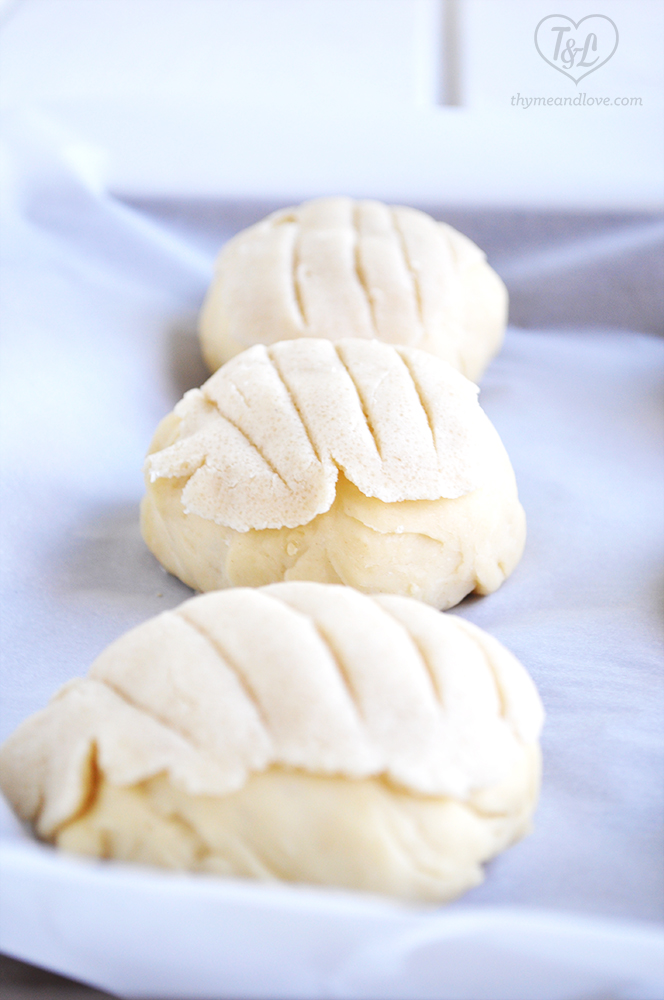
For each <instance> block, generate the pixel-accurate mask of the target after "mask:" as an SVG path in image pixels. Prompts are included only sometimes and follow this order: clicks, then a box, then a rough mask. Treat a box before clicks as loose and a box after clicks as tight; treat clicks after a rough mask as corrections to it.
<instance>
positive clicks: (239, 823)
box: [0, 583, 543, 900]
mask: <svg viewBox="0 0 664 1000" xmlns="http://www.w3.org/2000/svg"><path fill="white" fill-rule="evenodd" d="M542 719H543V713H542V707H541V704H540V700H539V698H538V695H537V692H536V690H535V688H534V685H533V683H532V681H531V680H530V678H529V677H528V675H527V673H526V671H525V670H524V669H523V667H522V666H521V665H520V664H519V663H518V661H517V660H515V659H514V657H513V656H512V655H511V654H510V653H509V652H508V651H507V650H506V649H505V648H504V647H503V646H501V645H500V643H498V642H497V641H496V640H495V639H493V638H492V637H490V636H489V635H487V634H486V633H485V632H483V631H482V630H480V629H478V628H477V627H475V626H473V625H471V624H469V623H468V622H466V621H464V620H463V619H460V618H457V617H454V616H452V615H441V614H439V613H437V612H436V611H434V610H433V609H432V608H429V607H427V606H426V605H424V604H421V603H420V602H417V601H413V600H410V599H408V598H403V597H394V596H390V595H377V596H374V597H368V596H365V595H362V594H359V593H358V592H357V591H354V590H352V589H350V588H347V587H339V586H330V585H322V584H315V583H281V584H276V585H272V586H269V587H264V588H260V589H237V590H229V591H223V592H216V593H213V594H206V595H204V596H200V597H196V598H193V599H192V600H189V601H187V602H185V603H184V604H182V605H181V606H180V607H179V608H177V609H176V610H175V611H168V612H166V613H164V614H162V615H159V616H158V617H157V618H153V619H151V620H150V621H148V622H146V623H145V624H143V625H140V626H139V627H137V628H135V629H133V630H132V631H130V632H128V633H127V634H126V635H124V636H123V637H122V638H120V639H118V640H117V641H116V642H114V643H113V644H112V645H111V646H110V647H109V648H108V649H106V650H105V652H103V653H102V654H101V656H100V657H99V658H98V659H97V660H96V661H95V663H94V664H93V665H92V668H91V669H90V672H89V674H88V676H87V678H84V679H79V680H75V681H72V682H70V683H69V684H68V685H66V686H65V687H64V688H63V689H62V690H61V691H60V692H59V693H58V694H57V695H56V696H55V697H54V699H53V700H52V701H51V703H50V705H49V706H48V707H47V708H46V709H44V710H43V711H41V712H38V713H37V714H36V715H34V716H32V717H31V718H29V719H28V720H27V721H26V722H24V723H23V724H22V725H21V726H20V727H19V729H18V730H17V731H16V732H15V733H14V734H13V736H11V737H10V739H9V740H8V741H7V742H6V743H5V745H4V746H3V747H2V749H1V750H0V786H1V787H2V790H3V791H4V793H5V794H6V795H7V797H8V799H9V801H10V802H11V803H12V805H13V806H14V808H15V809H16V811H17V813H18V815H19V816H20V817H21V818H22V819H24V820H28V821H30V822H31V823H32V824H34V827H35V829H36V831H37V833H38V834H39V836H40V837H42V838H44V839H46V840H49V841H52V842H53V843H55V844H56V845H58V846H60V847H62V848H65V849H68V850H71V851H75V852H79V853H84V854H92V855H97V856H100V857H112V858H117V859H121V860H125V861H139V862H144V863H147V864H155V865H161V866H165V867H169V868H180V869H188V870H192V871H202V872H211V873H216V874H223V875H234V876H242V877H256V878H263V879H275V878H276V879H285V880H294V881H307V882H317V883H323V884H329V885H337V886H346V887H349V888H356V889H365V890H370V891H374V892H387V893H394V894H396V895H399V896H403V897H406V898H412V899H422V900H446V899H450V898H452V897H453V896H455V895H457V894H458V893H460V892H462V891H463V890H465V889H467V888H469V887H471V886H473V885H476V884H477V883H478V882H479V881H481V878H482V869H481V865H482V863H483V862H484V861H486V860H487V859H488V858H490V857H492V856H493V855H495V854H496V853H497V852H499V851H501V850H502V849H503V848H505V847H507V846H508V845H509V844H511V843H512V842H513V841H515V840H516V839H518V838H519V837H521V836H522V835H523V834H525V833H526V832H528V830H529V827H530V819H531V815H532V812H533V809H534V807H535V802H536V799H537V794H538V788H539V773H540V758H539V747H538V737H539V733H540V728H541V724H542Z"/></svg>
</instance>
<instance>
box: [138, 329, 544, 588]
mask: <svg viewBox="0 0 664 1000" xmlns="http://www.w3.org/2000/svg"><path fill="white" fill-rule="evenodd" d="M150 452H151V454H150V455H149V457H148V459H147V462H146V489H147V495H146V497H145V498H144V501H143V504H142V513H141V520H142V530H143V537H144V538H145V541H146V542H147V544H148V546H149V547H150V549H151V550H152V551H153V552H154V554H155V555H156V556H157V558H158V559H159V560H160V562H161V563H162V564H163V565H164V566H165V567H166V568H167V569H168V570H169V571H170V572H171V573H173V574H175V575H176V576H178V577H180V579H182V580H183V581H184V582H185V583H187V584H189V586H191V587H194V588H195V589H198V590H216V589H219V588H222V587H229V586H248V585H249V586H260V585H263V584H267V583H273V582H275V583H276V582H278V581H279V580H315V581H318V582H321V583H343V584H347V585H349V586H353V587H356V588H358V589H359V590H363V591H369V592H373V591H384V592H387V593H396V594H405V595H408V596H412V597H417V598H419V599H420V600H423V601H426V602H428V603H430V604H433V605H434V606H435V607H438V608H449V607H451V606H452V605H454V604H456V603H458V601H460V600H461V599H462V598H463V597H465V595H466V594H468V593H470V592H471V591H476V592H477V593H480V594H486V593H490V592H491V591H493V590H495V589H496V588H497V587H499V586H500V584H501V583H502V582H503V580H504V579H505V577H506V576H508V575H509V573H511V571H512V570H513V568H514V567H515V565H516V563H517V562H518V560H519V558H520V557H521V553H522V550H523V545H524V539H525V518H524V514H523V510H522V508H521V506H520V504H519V502H518V498H517V490H516V484H515V480H514V474H513V471H512V467H511V465H510V462H509V459H508V457H507V454H506V452H505V449H504V448H503V445H502V443H501V441H500V439H499V438H498V435H497V434H496V431H495V430H494V428H493V426H492V425H491V423H490V422H489V420H488V419H487V417H486V416H485V414H484V413H483V411H482V410H481V409H480V407H479V405H478V402H477V387H476V386H475V385H473V384H472V383H471V382H469V381H468V380H467V379H465V378H464V377H463V376H462V375H460V374H459V373H458V372H456V371H455V370H454V369H453V368H451V367H450V366H449V365H448V364H446V363H445V362H443V361H440V360H439V359H437V358H433V357H432V356H431V355H429V354H425V353H424V352H423V351H418V350H416V349H408V348H395V347H391V346H389V345H387V344H382V343H380V342H379V341H376V340H372V341H363V340H357V339H346V340H341V341H339V342H337V343H336V344H333V343H331V342H330V341H325V340H313V339H302V340H290V341H283V342H281V343H279V344H274V345H273V346H272V347H269V348H266V347H263V346H257V347H253V348H250V349H249V350H248V351H245V352H244V353H243V354H241V355H239V356H238V357H236V358H233V360H232V361H229V362H228V364H226V365H224V367H223V368H221V369H220V370H219V371H218V372H216V374H215V375H213V376H212V378H210V379H209V380H208V381H207V382H206V383H205V385H203V386H202V388H201V389H194V390H192V391H191V392H189V393H187V394H186V396H185V397H184V398H183V400H182V401H181V402H180V403H179V404H178V405H177V406H176V408H175V410H174V412H173V413H172V414H170V415H169V416H167V417H166V418H165V420H164V421H162V423H161V424H160V426H159V428H158V430H157V433H156V436H155V438H154V440H153V442H152V445H151V449H150Z"/></svg>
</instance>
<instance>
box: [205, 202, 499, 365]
mask: <svg viewBox="0 0 664 1000" xmlns="http://www.w3.org/2000/svg"><path fill="white" fill-rule="evenodd" d="M506 322H507V291H506V289H505V286H504V285H503V283H502V281H501V280H500V278H499V277H498V275H497V274H496V273H495V271H493V270H492V269H491V268H490V267H489V265H488V264H487V263H486V259H485V256H484V254H483V253H482V251H481V250H480V249H479V248H478V247H476V246H475V244H474V243H472V242H471V241H470V240H469V239H468V238H467V237H466V236H462V234H461V233H459V232H457V231H456V230H455V229H453V228H452V227H451V226H448V225H446V224H445V223H441V222H435V221H434V220H433V219H432V218H431V217H430V216H428V215H426V214H425V213H424V212H419V211H417V210H416V209H413V208H390V207H388V206H387V205H383V204H381V203H380V202H377V201H357V202H354V201H352V200H351V199H350V198H321V199H318V200H316V201H309V202H305V203H304V204H303V205H300V206H299V208H287V209H283V210H282V211H279V212H274V213H273V214H272V215H269V216H268V217H267V218H266V219H264V220H263V221H262V222H259V223H258V224H257V225H254V226H251V227H250V228H249V229H245V230H243V232H241V233H239V234H238V235H237V236H235V237H234V238H233V239H232V240H230V241H229V242H228V243H227V244H226V246H225V247H224V248H223V250H222V251H221V253H220V255H219V257H218V260H217V264H216V270H215V276H214V279H213V282H212V285H211V287H210V290H209V292H208V295H207V298H206V300H205V303H204V305H203V309H202V311H201V317H200V336H201V344H202V348H203V354H204V356H205V359H206V361H207V363H208V365H209V367H210V369H211V370H212V371H215V370H216V369H217V368H219V366H220V365H222V364H224V362H226V361H228V359H229V358H232V357H233V356H234V355H235V354H237V353H238V352H240V351H243V350H245V349H246V348H247V347H251V346H252V345H253V344H273V343H275V342H276V341H278V340H290V339H292V338H297V337H325V338H327V339H329V340H339V339H340V338H342V337H362V338H364V339H368V338H374V337H377V338H378V339H379V340H383V341H385V342H387V343H390V344H402V345H405V346H409V347H419V348H421V349H422V350H425V351H430V352H431V353H432V354H435V355H437V356H438V357H439V358H443V359H444V360H445V361H449V362H450V364H452V365H453V366H454V367H455V368H458V369H459V371H461V372H463V374H464V375H466V376H467V377H468V378H470V379H472V380H476V379H478V378H479V377H480V375H481V374H482V372H483V371H484V369H485V368H486V366H487V364H488V363H489V361H490V360H491V358H492V357H493V356H494V355H495V354H496V353H497V352H498V350H499V348H500V345H501V343H502V339H503V334H504V331H505V324H506Z"/></svg>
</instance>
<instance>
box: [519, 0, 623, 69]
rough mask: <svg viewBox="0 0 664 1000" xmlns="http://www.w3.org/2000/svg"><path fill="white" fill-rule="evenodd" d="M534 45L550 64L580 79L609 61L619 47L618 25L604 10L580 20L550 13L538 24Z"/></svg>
mask: <svg viewBox="0 0 664 1000" xmlns="http://www.w3.org/2000/svg"><path fill="white" fill-rule="evenodd" d="M582 26H583V27H582ZM535 48H536V49H537V51H538V52H539V54H540V55H541V57H542V59H543V60H544V61H545V62H548V64H549V66H553V68H554V69H557V70H558V72H559V73H564V74H565V76H568V77H569V78H570V80H574V83H578V82H579V81H580V80H583V78H584V76H588V74H589V73H594V72H595V70H596V69H599V68H600V66H603V65H604V63H607V62H608V61H609V59H610V58H611V56H612V55H613V53H614V52H615V51H616V49H617V48H618V29H617V28H616V26H615V24H614V23H613V21H612V20H611V18H610V17H607V16H606V15H605V14H588V15H587V17H582V18H581V20H580V21H573V20H572V18H571V17H566V16H565V15H564V14H549V15H548V16H547V17H543V18H542V20H541V21H540V23H539V24H538V25H537V27H536V28H535Z"/></svg>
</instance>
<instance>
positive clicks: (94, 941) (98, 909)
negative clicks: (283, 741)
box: [0, 116, 664, 1000]
mask: <svg viewBox="0 0 664 1000" xmlns="http://www.w3.org/2000/svg"><path fill="white" fill-rule="evenodd" d="M6 134H7V135H8V138H9V146H10V151H9V161H8V162H9V163H10V168H11V169H10V171H9V174H8V181H7V184H6V189H5V192H4V225H3V258H4V260H3V304H2V322H3V329H4V334H3V361H2V378H3V382H2V395H1V405H2V449H3V451H2V468H3V471H4V476H3V484H2V527H3V536H4V538H3V545H4V552H5V554H4V558H3V561H2V595H3V643H2V653H3V662H2V677H1V685H2V687H1V692H2V717H1V719H0V736H1V737H2V738H4V737H5V736H6V735H8V734H9V732H11V731H12V730H13V729H14V728H15V726H16V725H17V723H18V722H19V721H20V720H21V719H23V718H25V716H26V715H28V714H29V713H31V712H33V711H35V710H36V709H38V708H40V707H41V706H43V704H44V703H45V702H46V700H47V699H48V697H49V696H50V695H51V694H52V693H53V692H54V691H55V690H56V689H57V688H58V687H59V686H60V685H61V684H62V683H64V682H65V681H67V680H69V679H70V678H71V677H72V676H74V675H81V674H83V673H85V671H86V670H87V668H88V666H89V664H90V662H91V661H92V659H93V658H94V657H95V655H96V654H97V653H98V652H99V651H100V650H101V649H102V648H103V647H104V646H105V645H106V644H107V643H108V642H110V641H111V640H112V639H113V638H115V637H117V636H118V635H119V634H121V633H122V632H124V631H125V630H126V629H128V628H129V627H131V626H133V625H135V624H137V623H139V622H141V621H144V620H145V619H146V618H148V617H150V616H151V615H153V614H156V613H158V612H160V611H162V610H165V609H166V608H169V607H174V606H175V605H177V604H178V603H180V601H182V600H184V599H185V598H186V597H188V596H190V595H191V591H190V590H189V589H188V588H187V587H185V586H184V585H183V584H181V583H180V582H179V581H177V580H175V579H174V578H172V577H170V576H168V575H167V574H166V573H165V572H164V571H163V570H162V569H161V568H160V567H159V565H158V564H157V563H156V561H155V560H154V559H153V557H152V556H151V554H150V553H149V552H148V551H147V549H146V548H145V546H144V545H143V543H142V541H141V539H140V534H139V530H138V517H137V505H138V502H139V500H140V497H141V495H142V477H141V466H142V461H143V455H144V453H145V450H146V447H147V444H148V442H149V440H150V437H151V435H152V433H153V430H154V428H155V426H156V424H157V422H158V420H159V419H160V418H161V417H162V416H163V415H164V414H165V413H166V412H168V411H169V410H170V409H171V408H172V406H173V404H174V403H175V402H176V401H177V399H179V398H180V396H181V395H182V393H183V392H184V391H185V390H186V389H188V388H190V387H192V386H193V385H197V384H199V383H200V382H201V381H202V380H203V379H204V378H205V371H204V369H203V367H202V363H201V360H200V355H199V352H198V347H197V343H196V338H195V317H196V311H197V308H198V306H199V304H200V301H201V298H202V295H203V293H204V290H205V287H206V285H207V282H208V281H209V278H210V274H211V266H212V251H211V249H209V248H208V245H207V243H206V241H205V240H203V239H201V240H196V239H190V238H188V237H187V235H186V234H185V233H183V231H182V227H181V226H180V227H178V226H175V225H173V224H172V220H170V219H169V218H168V217H167V215H166V213H165V214H164V218H163V219H159V218H158V217H156V216H155V214H154V212H152V213H150V214H149V215H148V214H147V213H144V212H141V211H140V209H139V208H138V207H137V206H129V205H126V204H122V203H120V202H118V201H117V200H116V199H113V198H111V197H110V196H109V195H107V194H106V193H105V192H104V191H103V189H102V188H101V187H100V185H99V183H98V182H97V179H96V178H97V175H96V174H95V170H94V166H95V160H94V155H93V154H94V151H91V150H89V149H87V148H85V147H81V146H80V144H77V143H75V142H71V141H70V139H69V138H67V137H63V136H61V135H59V134H58V133H57V132H56V131H54V130H53V129H52V128H51V127H50V126H49V125H48V123H44V122H39V121H35V120H30V119H28V118H26V117H24V116H23V117H18V118H14V119H13V120H12V121H11V122H9V123H7V124H6ZM241 224H243V223H242V220H241V219H240V218H239V216H236V217H235V218H229V219H228V220H227V224H226V225H225V226H224V225H222V226H220V227H219V243H221V242H222V241H223V239H225V238H227V236H228V235H230V233H231V232H232V231H233V230H234V229H237V228H240V226H241ZM531 277H532V276H531ZM560 294H561V295H564V294H565V287H564V283H562V285H561V288H560ZM663 369H664V342H663V341H662V340H660V339H658V338H657V337H655V336H652V335H648V334H644V333H638V332H635V331H633V330H615V329H611V330H609V329H592V330H591V329H587V328H578V329H559V330H553V329H552V330H547V331H543V330H517V329H510V331H509V333H508V337H507V340H506V345H505V348H504V350H503V352H502V353H501V355H500V356H499V358H498V359H497V360H496V361H495V362H494V363H493V365H492V366H491V368H490V370H489V372H488V373H487V376H486V377H485V379H484V381H483V384H482V392H481V402H482V405H483V406H484V408H485V409H486V411H487V413H488V414H489V416H490V417H491V419H492V420H493V421H494V423H495V425H496V427H497V428H498V430H499V432H500V434H501V436H502V438H503V440H504V442H505V444H506V446H507V449H508V451H509V453H510V456H511V458H512V462H513V465H514V467H515V471H516V474H517V479H518V482H519V487H520V494H521V499H522V502H523V504H524V507H525V509H526V513H527V516H528V524H529V537H528V544H527V548H526V552H525V555H524V558H523V561H522V563H521V564H520V566H519V567H518V569H517V570H516V571H515V573H514V575H513V576H512V577H511V578H510V579H509V580H508V581H507V582H506V583H505V585H504V586H503V587H502V588H501V589H500V590H499V591H498V592H497V593H496V594H493V595H491V596H489V597H486V598H469V599H467V600H466V601H465V602H463V604H462V605H461V606H460V607H459V608H457V609H456V613H459V614H461V615H463V616H465V617H467V618H468V619H469V620H472V621H474V622H475V623H476V624H478V625H480V626H482V627H483V628H486V629H487V630H488V631H490V632H492V633H493V634H494V635H496V636H497V637H498V638H499V639H500V640H501V641H503V642H504V643H505V644H506V645H507V646H508V647H509V648H510V649H512V650H513V651H514V652H515V654H516V655H517V656H518V657H519V658H520V659H521V660H522V662H523V663H524V664H525V665H526V667H527V668H528V670H529V671H530V673H531V674H532V676H533V677H534V679H535V681H536V683H537V685H538V687H539V690H540V692H541V694H542V698H543V701H544V703H545V707H546V709H547V713H548V721H547V725H546V728H545V731H544V736H543V750H544V761H545V770H544V786H543V792H542V800H541V805H540V808H539V810H538V813H537V816H536V827H535V832H534V833H533V835H532V836H531V837H529V838H528V839H526V840H525V841H523V842H522V843H521V844H519V845H517V846H516V847H514V848H512V849H511V850H509V851H508V852H507V853H506V854H504V855H502V856H501V857H500V858H498V859H496V860H495V861H494V862H492V863H491V864H490V865H489V867H488V870H487V878H486V881H485V883H484V884H483V885H482V886H480V887H479V888H477V889H475V890H473V891H472V892H470V893H468V894H467V895H466V896H465V897H463V899H461V900H459V901H458V902H456V903H455V904H453V905H452V906H450V907H448V908H446V909H445V910H444V911H421V910H413V909H411V908H404V907H401V906H399V905H396V904H393V903H392V902H390V901H388V900H382V899H369V898H363V897H358V896H356V895H353V894H350V893H339V892H328V891H324V890H314V889H309V888H293V887H281V886H270V887H264V886H254V885H247V884H244V883H237V882H232V881H223V880H217V879H212V878H210V879H201V878H196V877H193V876H182V875H177V876H175V875H170V874H162V873H154V872H146V871H143V870H141V869H135V868H132V867H130V866H116V865H106V864H98V863H94V862H85V861H80V860H78V859H70V858H65V857H59V856H56V855H55V854H54V853H53V852H52V851H51V850H50V849H48V848H45V847H43V846H41V845H37V844H35V843H34V842H33V841H31V840H30V839H29V838H28V837H27V836H26V835H25V832H24V831H22V830H21V829H20V827H19V826H18V825H17V824H15V823H14V822H13V820H12V818H11V816H10V815H9V814H3V821H2V837H1V838H0V870H1V871H2V885H3V888H2V908H1V910H0V949H2V950H4V951H6V952H8V953H10V954H13V955H15V956H16V957H20V958H24V959H26V960H29V961H32V962H35V963H37V964H41V965H44V966H47V967H50V968H53V969H55V970H56V971H60V972H63V973H65V974H68V975H72V976H76V977H78V978H81V979H84V980H85V981H88V982H91V983H94V984H95V985H98V986H100V987H102V988H105V989H109V990H111V991H114V992H117V993H118V994H119V995H127V996H137V995H144V996H161V997H166V996H173V997H177V996H180V997H184V996H187V997H217V998H219V997H239V996H246V997H259V996H260V997H276V996H279V997H291V996H293V997H299V996H302V997H305V996H306V997H309V998H312V997H317V996H321V997H323V996H327V997H333V996H339V997H342V996H346V997H351V996H352V997H358V998H359V997H372V996H376V997H382V998H385V997H387V996H400V997H403V998H405V997H418V998H419V997H421V998H424V997H426V996H431V997H434V996H435V997H438V998H439V1000H442V998H444V997H446V996H449V997H450V998H454V1000H461V998H462V997H465V996H468V997H469V1000H470V998H472V1000H479V998H480V997H485V996H486V997H487V998H490V997H493V998H496V1000H500V998H502V997H505V998H507V997H508V996H509V1000H517V998H518V997H520V996H523V997H524V1000H525V998H529V1000H537V998H539V997H542V998H545V997H551V998H556V997H575V996H579V997H581V996H589V995H598V992H599V991H604V992H603V995H607V996H625V997H641V996H643V997H649V996H652V997H656V996H661V995H662V986H663V984H664V971H662V978H660V979H659V980H658V979H657V976H658V975H659V973H658V972H657V969H658V963H660V966H661V963H662V957H661V956H662V951H661V941H662V937H661V932H660V931H657V930H656V929H655V928H656V926H657V922H659V921H661V920H662V917H663V916H664V849H663V848H664V843H663V841H664V833H663V818H664V788H663V784H664V783H663V782H662V773H663V767H662V764H663V761H662V757H663V756H664V754H663V743H664V740H663V737H662V733H663V732H664V725H663V723H664V690H663V684H662V669H661V665H662V657H661V654H662V649H661V616H660V607H661V596H662V565H663V562H662V549H663V548H664V544H663V538H662V534H663V533H662V517H661V513H662V499H663V496H664V491H663V489H662V487H663V484H664V468H663V465H664V463H663V454H664V451H663V449H662V444H663V437H664V426H663V421H662V407H661V395H662V371H663ZM607 921H608V922H607ZM611 921H617V922H616V923H612V922H611ZM574 941H576V942H577V944H578V947H576V946H574V945H573V944H572V942H574ZM591 941H592V942H594V944H591V943H589V942H591ZM584 942H585V944H584ZM618 943H619V944H620V946H618ZM617 956H621V957H620V958H619V957H617ZM480 959H481V960H480ZM621 963H622V964H621ZM478 969H482V970H484V971H483V972H482V973H481V974H480V973H479V972H478ZM386 970H387V971H386ZM388 972H389V975H388ZM427 976H428V977H429V978H428V979H427V978H426V977H427ZM478 977H479V978H478ZM482 977H484V978H482ZM390 984H392V985H390ZM389 989H393V990H396V991H397V992H392V993H389V992H386V991H387V990H389ZM445 990H447V991H448V992H445ZM593 990H594V991H595V992H594V993H593V992H592V991H593ZM427 991H428V992H427ZM519 991H521V992H519ZM621 991H622V992H621Z"/></svg>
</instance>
